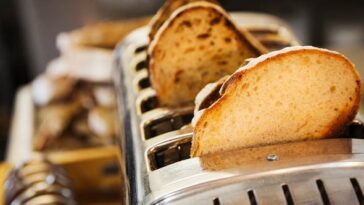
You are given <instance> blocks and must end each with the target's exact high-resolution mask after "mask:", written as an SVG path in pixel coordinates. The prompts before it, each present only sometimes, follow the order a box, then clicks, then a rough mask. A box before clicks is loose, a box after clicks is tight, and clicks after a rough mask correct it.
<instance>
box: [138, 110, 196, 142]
mask: <svg viewBox="0 0 364 205" xmlns="http://www.w3.org/2000/svg"><path fill="white" fill-rule="evenodd" d="M192 117H193V114H192V113H187V114H183V115H179V116H168V117H164V118H161V119H158V120H154V121H151V122H150V123H147V124H146V125H144V136H145V139H150V138H153V137H156V136H158V135H161V134H164V133H167V132H171V131H174V130H178V129H180V128H181V127H183V126H185V125H187V124H188V123H190V122H191V120H192Z"/></svg>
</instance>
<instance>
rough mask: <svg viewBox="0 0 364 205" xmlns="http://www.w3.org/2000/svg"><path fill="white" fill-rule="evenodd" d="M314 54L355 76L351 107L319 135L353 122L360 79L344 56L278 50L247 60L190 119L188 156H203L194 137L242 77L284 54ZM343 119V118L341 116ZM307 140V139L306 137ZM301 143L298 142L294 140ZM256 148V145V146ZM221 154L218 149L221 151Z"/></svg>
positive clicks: (304, 48) (314, 50) (300, 48)
mask: <svg viewBox="0 0 364 205" xmlns="http://www.w3.org/2000/svg"><path fill="white" fill-rule="evenodd" d="M307 53H314V54H318V55H326V56H330V57H333V58H336V59H340V60H343V62H345V64H346V65H347V66H345V68H350V72H351V73H352V74H353V76H355V84H356V88H355V96H353V100H352V102H351V106H350V108H351V109H349V110H347V113H342V115H341V116H339V117H337V118H336V119H333V120H332V121H331V122H330V123H328V126H327V127H324V128H322V130H321V132H322V133H323V134H322V136H324V137H334V136H336V135H337V134H338V133H340V132H341V131H343V129H344V128H345V127H346V126H347V125H348V124H349V123H350V122H351V121H352V120H353V119H354V117H355V115H356V113H357V111H358V109H359V105H360V97H361V91H362V81H361V79H360V75H359V74H358V72H357V70H356V69H355V66H354V65H353V64H352V63H351V62H350V60H348V59H347V58H346V57H345V56H343V55H342V54H340V53H337V52H334V51H329V50H326V49H320V48H315V47H312V46H294V47H289V48H285V49H282V50H280V51H275V52H271V53H269V54H265V55H262V56H260V57H258V58H256V59H253V60H252V61H250V62H249V63H248V64H247V65H245V66H243V67H241V68H239V69H238V70H237V71H236V72H235V73H234V74H232V75H231V76H230V77H229V78H228V79H227V80H226V81H225V82H224V84H223V86H222V88H221V90H220V94H221V97H220V98H219V99H218V100H217V101H216V102H215V103H214V104H212V105H211V106H210V107H208V108H206V109H204V110H201V111H200V112H201V113H199V114H197V118H198V119H193V121H194V122H195V127H194V137H193V142H192V148H191V156H193V157H194V156H201V155H204V154H207V153H203V152H202V151H201V150H200V140H201V139H200V136H201V135H198V134H196V133H197V132H199V131H200V130H202V129H203V127H204V123H206V122H208V121H209V116H211V115H214V113H216V112H221V109H222V106H224V103H225V101H227V100H228V98H229V97H231V95H232V94H233V93H232V92H233V91H234V88H235V86H236V85H237V84H239V82H240V81H241V79H243V78H244V76H246V75H249V73H250V72H252V71H254V70H257V69H260V68H261V67H262V66H263V65H267V64H269V63H270V62H271V61H274V60H276V59H282V58H285V57H286V56H288V55H292V54H307ZM343 116H346V117H343ZM308 137H309V136H308ZM299 140H302V139H298V141H299ZM257 146H258V145H257ZM221 151H222V150H221Z"/></svg>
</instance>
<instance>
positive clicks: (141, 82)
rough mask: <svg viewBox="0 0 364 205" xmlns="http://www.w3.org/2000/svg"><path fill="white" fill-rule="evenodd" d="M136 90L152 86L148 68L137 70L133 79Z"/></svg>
mask: <svg viewBox="0 0 364 205" xmlns="http://www.w3.org/2000/svg"><path fill="white" fill-rule="evenodd" d="M133 85H134V91H135V92H139V91H141V90H143V89H146V88H149V87H150V81H149V76H148V71H147V70H146V69H142V70H140V71H138V72H137V74H136V75H135V78H134V80H133Z"/></svg>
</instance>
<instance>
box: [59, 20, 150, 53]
mask: <svg viewBox="0 0 364 205" xmlns="http://www.w3.org/2000/svg"><path fill="white" fill-rule="evenodd" d="M149 21H150V17H145V18H140V19H134V20H129V21H128V20H124V21H108V22H100V23H95V24H90V25H86V26H84V27H82V28H80V29H77V30H74V31H71V32H66V33H61V34H59V35H58V36H57V43H56V44H57V48H58V49H59V50H60V51H61V52H64V51H65V50H68V49H71V48H72V47H73V46H82V47H100V48H107V49H113V48H115V46H116V44H117V43H119V42H120V40H121V39H123V38H124V37H125V36H126V35H127V34H128V33H130V31H132V30H134V29H136V28H138V27H141V26H144V25H146V24H147V23H149Z"/></svg>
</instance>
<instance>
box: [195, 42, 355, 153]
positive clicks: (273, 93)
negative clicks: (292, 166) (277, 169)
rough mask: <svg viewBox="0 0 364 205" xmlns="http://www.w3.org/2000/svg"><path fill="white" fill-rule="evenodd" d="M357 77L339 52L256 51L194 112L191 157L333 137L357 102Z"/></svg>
mask: <svg viewBox="0 0 364 205" xmlns="http://www.w3.org/2000/svg"><path fill="white" fill-rule="evenodd" d="M361 86H362V83H361V79H360V76H359V74H358V72H357V71H356V69H355V67H354V65H353V64H352V63H351V62H350V61H349V60H348V59H347V58H346V57H344V56H343V55H341V54H339V53H336V52H333V51H329V50H324V49H318V48H314V47H310V46H304V47H301V46H298V47H288V48H286V49H283V50H280V51H275V52H271V53H269V54H266V55H262V56H260V57H259V58H256V59H254V60H252V61H250V62H249V63H248V64H247V65H246V66H244V67H241V68H240V69H238V70H237V71H236V72H235V73H234V74H233V75H231V76H230V77H229V79H227V80H226V81H225V83H224V84H223V86H222V88H221V90H220V93H221V97H220V98H219V99H218V100H217V101H216V102H215V103H213V104H212V105H211V106H210V107H208V108H207V109H205V110H201V111H200V112H199V113H197V114H196V115H195V119H194V136H193V142H192V148H191V156H202V155H206V154H209V153H217V152H220V151H224V150H234V149H238V148H245V147H256V146H260V145H267V144H278V143H284V142H291V141H303V140H311V139H321V138H329V137H334V136H337V135H338V134H339V133H340V132H341V131H343V130H344V128H345V127H346V126H347V125H348V124H349V123H350V122H351V121H352V120H353V118H354V117H355V114H356V113H357V111H358V108H359V104H360V91H361Z"/></svg>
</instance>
